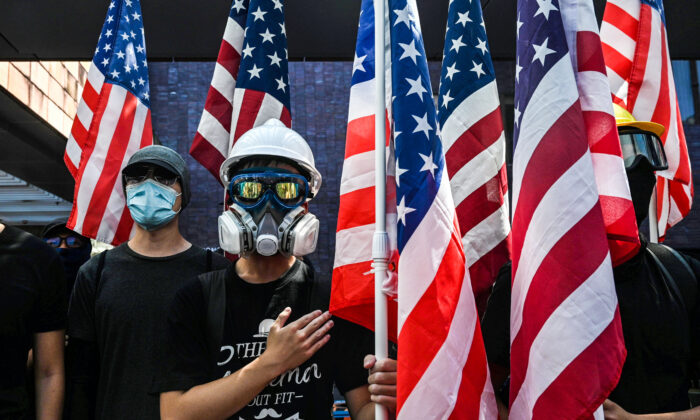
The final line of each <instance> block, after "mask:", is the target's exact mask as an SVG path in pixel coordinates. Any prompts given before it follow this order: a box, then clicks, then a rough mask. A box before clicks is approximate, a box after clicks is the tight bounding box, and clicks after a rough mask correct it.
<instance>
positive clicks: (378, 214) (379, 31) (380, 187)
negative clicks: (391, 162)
mask: <svg viewBox="0 0 700 420" xmlns="http://www.w3.org/2000/svg"><path fill="white" fill-rule="evenodd" d="M385 2H386V0H374V60H375V66H374V79H375V82H376V91H375V96H376V98H375V100H376V102H375V108H374V110H375V112H374V117H375V118H374V156H375V159H374V170H375V172H374V173H375V178H374V179H375V197H374V199H375V210H374V217H375V225H374V238H373V240H372V260H373V262H374V267H373V268H374V334H375V335H374V355H375V356H376V358H377V360H382V359H386V358H387V356H388V348H387V347H388V344H387V341H388V333H387V313H386V312H387V309H386V296H385V295H384V292H382V284H383V283H384V278H385V277H386V271H387V266H388V262H389V236H388V235H387V233H386V126H385V123H384V112H385V109H386V103H385V101H386V99H385V98H386V91H385V81H384V74H385V70H384V6H385ZM374 413H375V419H376V420H387V418H388V413H387V410H386V408H385V407H384V406H382V405H379V404H377V405H376V408H375V411H374Z"/></svg>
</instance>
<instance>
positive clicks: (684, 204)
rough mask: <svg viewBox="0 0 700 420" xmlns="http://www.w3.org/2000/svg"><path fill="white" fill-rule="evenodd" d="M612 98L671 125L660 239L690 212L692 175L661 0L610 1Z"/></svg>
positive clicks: (607, 44)
mask: <svg viewBox="0 0 700 420" xmlns="http://www.w3.org/2000/svg"><path fill="white" fill-rule="evenodd" d="M600 36H601V38H602V41H603V54H604V56H605V64H606V66H607V75H608V78H609V79H610V88H611V90H612V95H613V101H614V102H615V103H617V104H618V105H620V106H622V107H623V108H625V109H627V110H628V111H630V113H632V115H633V116H634V117H635V118H636V119H637V120H640V121H653V122H655V123H658V124H661V125H663V126H664V127H665V128H666V132H665V133H664V134H663V136H661V141H662V142H663V143H664V151H665V152H666V158H667V159H668V169H667V170H665V171H659V172H657V187H656V188H657V203H656V208H657V218H658V227H659V238H661V239H663V237H664V236H665V234H666V231H667V230H668V228H670V227H671V226H673V225H675V224H676V223H678V222H680V221H681V220H682V219H683V218H684V217H685V216H686V215H687V214H688V212H690V207H691V205H692V203H693V178H692V175H691V170H690V160H689V158H688V146H687V144H686V140H685V133H684V131H683V124H682V120H681V115H680V109H679V107H678V99H677V97H676V87H675V84H674V82H673V71H672V69H671V57H670V54H669V51H668V39H667V36H666V25H665V22H664V12H663V3H662V1H661V0H644V1H640V0H609V1H608V2H607V4H606V6H605V13H604V15H603V23H602V25H601V27H600Z"/></svg>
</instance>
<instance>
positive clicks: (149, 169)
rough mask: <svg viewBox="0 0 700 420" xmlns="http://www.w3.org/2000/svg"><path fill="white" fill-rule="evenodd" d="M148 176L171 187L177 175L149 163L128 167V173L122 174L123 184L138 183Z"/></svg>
mask: <svg viewBox="0 0 700 420" xmlns="http://www.w3.org/2000/svg"><path fill="white" fill-rule="evenodd" d="M149 178H150V179H153V180H154V181H156V182H157V183H159V184H163V185H167V186H168V187H172V186H173V185H175V183H176V182H177V178H178V177H177V175H175V174H174V173H172V172H170V171H169V170H167V169H165V168H161V167H158V166H151V165H144V166H137V167H135V168H129V173H125V174H124V182H125V185H134V184H139V183H141V182H143V181H145V180H147V179H149Z"/></svg>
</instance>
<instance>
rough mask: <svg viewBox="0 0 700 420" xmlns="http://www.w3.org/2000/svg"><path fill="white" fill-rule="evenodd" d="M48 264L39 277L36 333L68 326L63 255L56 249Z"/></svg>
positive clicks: (34, 323) (34, 328) (52, 251)
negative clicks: (59, 254)
mask: <svg viewBox="0 0 700 420" xmlns="http://www.w3.org/2000/svg"><path fill="white" fill-rule="evenodd" d="M50 251H51V253H50V254H49V255H50V259H49V261H48V264H47V265H46V267H45V269H44V270H42V271H41V273H42V276H41V277H42V278H40V279H38V285H37V289H38V299H37V308H36V310H35V311H34V322H33V331H34V332H35V333H39V332H47V331H56V330H62V329H65V328H66V312H67V306H68V303H67V299H66V279H65V274H64V270H63V264H62V262H61V257H59V256H58V254H57V253H56V252H55V251H54V250H50Z"/></svg>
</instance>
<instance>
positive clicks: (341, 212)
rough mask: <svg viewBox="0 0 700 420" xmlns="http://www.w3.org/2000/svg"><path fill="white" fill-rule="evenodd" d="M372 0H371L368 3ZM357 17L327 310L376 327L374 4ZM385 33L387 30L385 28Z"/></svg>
mask: <svg viewBox="0 0 700 420" xmlns="http://www.w3.org/2000/svg"><path fill="white" fill-rule="evenodd" d="M370 3H371V1H370ZM369 7H370V8H369V9H367V10H365V6H364V3H363V9H362V10H363V13H362V15H361V17H360V29H359V30H358V35H357V36H358V40H357V51H356V58H355V63H354V65H353V70H352V75H353V77H352V85H351V86H350V103H349V110H348V127H347V133H346V140H345V161H344V163H343V171H342V175H341V179H340V204H339V208H338V222H337V227H336V236H335V259H334V262H333V281H332V292H331V300H330V311H331V312H332V313H333V314H334V315H336V316H339V317H341V318H344V319H347V320H349V321H352V322H354V323H357V324H360V325H362V326H364V327H365V328H368V329H371V330H374V276H373V275H372V273H371V270H372V246H371V243H372V237H373V235H374V230H375V224H374V222H375V217H374V210H375V200H374V198H375V185H374V183H375V178H374V177H375V172H374V163H375V162H374V159H375V155H374V147H375V144H374V102H375V99H374V98H375V93H376V90H375V87H376V80H375V78H374V8H373V7H372V6H371V4H370V6H369ZM386 36H387V39H388V37H389V29H388V26H387V27H386ZM385 66H386V68H387V72H388V75H389V77H386V79H385V83H386V92H387V95H386V98H385V99H386V103H387V104H391V77H390V74H391V73H390V72H391V54H390V51H387V53H386V55H385ZM390 116H391V110H390V109H388V110H387V124H386V127H387V135H386V138H387V153H386V156H387V172H386V173H387V178H386V179H387V188H386V192H387V197H386V209H387V216H386V227H387V231H388V233H389V240H390V242H391V249H392V250H394V252H393V255H392V263H391V264H392V266H393V267H394V270H393V271H392V272H391V273H389V281H388V282H387V285H386V287H385V291H386V292H387V294H388V295H389V296H391V297H390V298H388V299H387V306H388V319H389V328H388V335H389V338H390V339H391V340H392V341H396V339H397V333H396V311H397V302H396V300H395V298H396V293H397V291H396V287H397V286H396V270H395V268H396V264H397V259H398V254H397V253H396V251H395V250H396V184H395V179H394V164H393V156H392V153H391V147H389V146H390V142H391V122H390V120H391V118H390Z"/></svg>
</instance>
